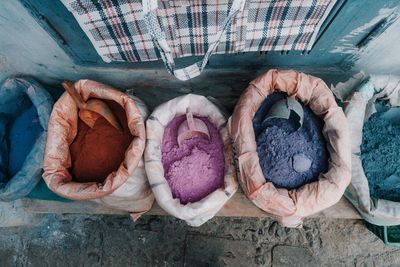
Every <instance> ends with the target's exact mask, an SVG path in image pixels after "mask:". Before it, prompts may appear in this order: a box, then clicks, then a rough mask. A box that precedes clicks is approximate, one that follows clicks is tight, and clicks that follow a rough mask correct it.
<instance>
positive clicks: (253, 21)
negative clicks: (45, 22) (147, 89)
mask: <svg viewBox="0 0 400 267" xmlns="http://www.w3.org/2000/svg"><path fill="white" fill-rule="evenodd" d="M61 1H62V2H63V3H64V5H65V6H66V7H67V8H68V9H69V10H70V11H71V12H72V13H73V15H74V16H75V18H76V20H77V21H78V23H79V25H80V26H81V28H82V29H83V30H84V31H85V33H86V35H87V36H88V37H89V39H90V41H91V42H92V44H93V46H94V47H95V49H96V50H97V52H98V54H99V55H100V56H101V57H102V59H103V60H104V61H106V62H111V61H128V62H137V61H151V60H158V59H160V58H161V55H160V51H159V49H157V48H156V46H155V45H154V43H153V40H152V37H151V36H150V34H149V32H148V29H147V27H146V23H145V20H144V14H143V8H142V4H141V0H61ZM335 2H336V0H253V1H250V0H248V1H247V2H246V4H245V8H244V10H243V11H242V12H240V13H239V14H237V15H236V17H235V18H234V19H233V21H232V23H231V24H230V26H229V27H228V30H227V31H226V32H225V33H224V34H223V36H222V38H221V41H220V43H219V44H218V46H217V48H216V50H215V53H237V52H248V51H282V50H310V49H311V47H312V46H313V44H314V41H315V38H316V35H317V33H318V31H319V28H320V27H321V25H322V23H323V21H324V20H325V18H326V16H327V15H328V14H329V12H330V10H331V8H332V7H333V5H334V4H335ZM231 5H232V0H209V1H207V0H203V1H201V0H170V1H166V0H159V1H158V9H157V10H156V15H157V20H158V23H159V24H160V27H161V29H162V31H163V32H164V34H165V38H166V40H167V43H168V45H169V47H170V49H171V52H172V55H173V56H174V57H186V56H192V55H204V54H205V53H206V52H207V50H208V48H209V45H210V43H211V42H212V41H213V38H214V36H215V35H216V33H217V32H218V31H219V30H220V29H219V27H220V26H221V23H222V22H223V21H224V19H225V18H226V17H227V15H228V13H229V10H230V8H231Z"/></svg>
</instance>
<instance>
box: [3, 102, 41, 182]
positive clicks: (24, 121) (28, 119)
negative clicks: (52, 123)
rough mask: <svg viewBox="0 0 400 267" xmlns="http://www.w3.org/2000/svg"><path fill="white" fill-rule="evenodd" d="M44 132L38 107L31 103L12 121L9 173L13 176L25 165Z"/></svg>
mask: <svg viewBox="0 0 400 267" xmlns="http://www.w3.org/2000/svg"><path fill="white" fill-rule="evenodd" d="M42 132H43V128H42V126H41V125H40V121H39V117H38V114H37V111H36V108H35V107H34V106H33V105H31V106H30V107H29V108H28V109H25V110H23V111H22V112H21V114H20V115H19V116H17V117H16V118H15V119H14V121H13V122H11V125H10V128H9V134H8V147H9V160H8V174H9V177H10V178H11V177H12V176H14V175H15V174H16V173H17V172H18V171H19V170H20V169H21V168H22V166H23V164H24V161H25V159H26V157H27V156H28V154H29V152H30V151H31V150H32V148H33V146H34V144H35V143H36V140H37V138H38V137H39V136H40V134H41V133H42Z"/></svg>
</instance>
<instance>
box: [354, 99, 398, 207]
mask: <svg viewBox="0 0 400 267" xmlns="http://www.w3.org/2000/svg"><path fill="white" fill-rule="evenodd" d="M376 108H377V110H378V112H377V113H375V114H373V115H372V116H371V117H370V118H369V120H368V121H367V122H366V123H365V124H364V129H363V140H362V143H361V161H362V165H363V168H364V172H365V175H366V177H367V179H368V183H369V189H370V194H371V196H372V197H374V198H378V199H386V200H391V201H396V202H400V157H399V153H400V123H399V119H400V108H391V109H390V110H389V107H387V106H384V105H383V103H377V104H376ZM389 112H390V113H391V114H395V116H393V115H392V116H389V117H388V116H387V115H388V114H389ZM396 113H397V114H396ZM390 117H394V119H395V120H393V119H389V118H390Z"/></svg>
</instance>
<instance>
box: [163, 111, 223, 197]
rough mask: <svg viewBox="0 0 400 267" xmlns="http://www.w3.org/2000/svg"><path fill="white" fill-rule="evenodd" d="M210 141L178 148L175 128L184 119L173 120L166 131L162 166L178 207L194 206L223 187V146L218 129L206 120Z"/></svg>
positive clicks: (199, 140) (189, 142)
mask: <svg viewBox="0 0 400 267" xmlns="http://www.w3.org/2000/svg"><path fill="white" fill-rule="evenodd" d="M196 118H199V119H201V120H202V121H203V122H204V123H205V124H206V125H207V127H208V131H209V133H210V141H208V140H205V139H202V138H199V137H194V138H191V139H188V140H185V141H183V143H182V146H181V147H179V145H178V140H177V138H178V128H179V125H181V123H182V122H183V121H185V119H186V116H185V115H182V116H178V117H175V118H174V119H173V120H172V121H170V122H169V123H168V125H167V127H165V131H164V136H163V143H162V148H161V152H162V163H163V167H164V173H165V178H166V179H167V181H168V184H169V186H170V188H171V191H172V196H173V197H174V198H178V199H179V200H180V202H181V204H186V203H190V202H191V203H193V202H196V201H199V200H201V199H203V198H204V197H206V196H207V195H208V194H210V193H212V192H213V191H215V190H216V189H218V188H221V187H223V186H224V168H225V157H224V144H223V142H222V140H221V137H220V136H219V132H218V130H217V128H215V126H214V125H213V124H212V123H211V122H210V121H209V120H208V118H205V117H196Z"/></svg>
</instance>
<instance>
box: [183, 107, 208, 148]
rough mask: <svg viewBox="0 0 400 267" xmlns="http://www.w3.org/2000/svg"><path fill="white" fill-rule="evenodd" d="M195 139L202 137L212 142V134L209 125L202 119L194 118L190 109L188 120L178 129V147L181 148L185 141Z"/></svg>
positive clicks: (187, 114)
mask: <svg viewBox="0 0 400 267" xmlns="http://www.w3.org/2000/svg"><path fill="white" fill-rule="evenodd" d="M193 137H200V138H202V139H205V140H207V141H210V133H209V132H208V127H207V125H206V124H205V123H204V122H203V121H202V120H200V119H197V118H193V114H192V112H191V111H190V109H187V110H186V120H185V121H184V122H182V123H181V125H179V128H178V145H179V146H181V145H182V143H183V141H185V140H188V139H191V138H193Z"/></svg>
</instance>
